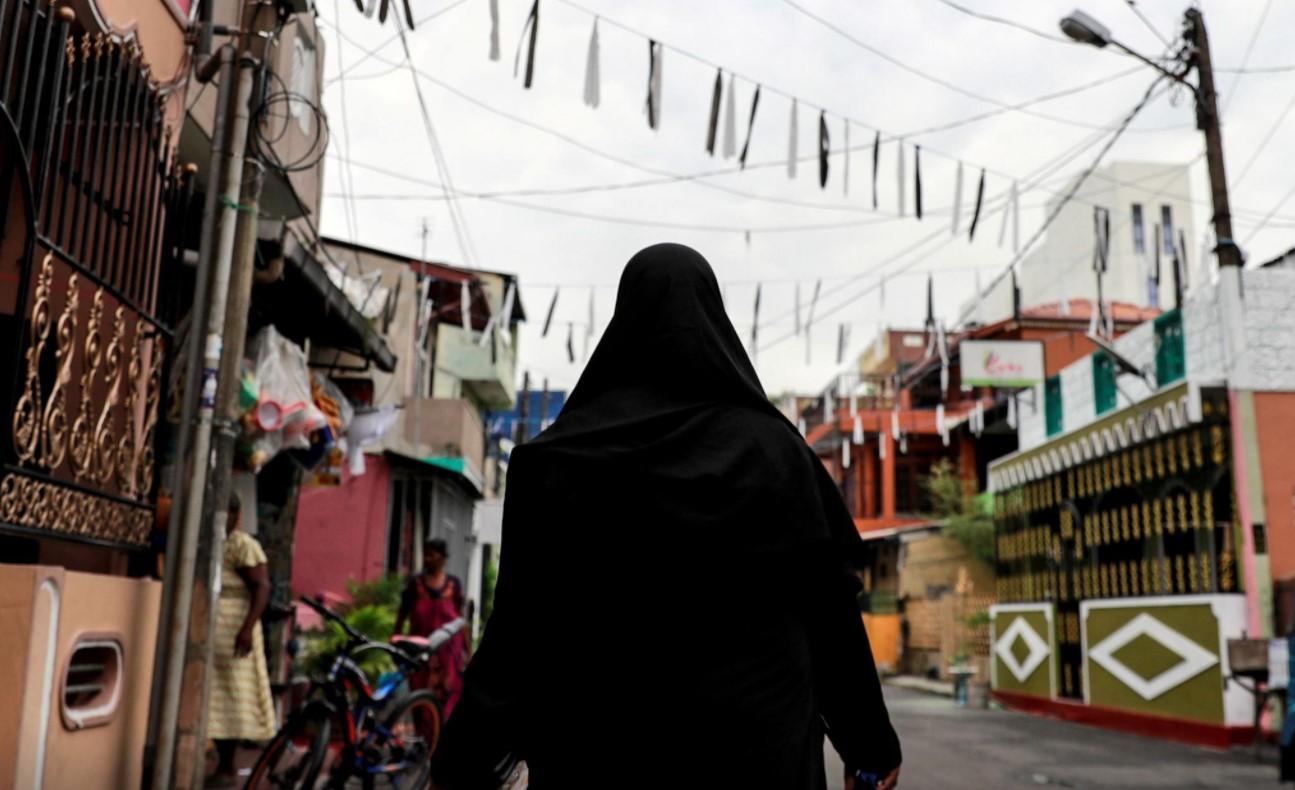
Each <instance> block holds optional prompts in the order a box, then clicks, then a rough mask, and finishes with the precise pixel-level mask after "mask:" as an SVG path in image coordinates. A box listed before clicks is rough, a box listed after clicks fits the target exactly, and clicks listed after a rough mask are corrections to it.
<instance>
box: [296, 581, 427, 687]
mask: <svg viewBox="0 0 1295 790" xmlns="http://www.w3.org/2000/svg"><path fill="white" fill-rule="evenodd" d="M404 588H405V580H404V578H403V577H401V576H400V575H399V574H394V573H389V574H386V575H384V576H380V577H378V578H376V579H373V580H370V581H367V582H357V581H355V580H354V579H352V580H350V581H348V582H347V583H346V590H347V592H348V593H349V594H350V596H351V602H350V603H349V604H347V605H346V607H344V608H343V609H342V611H341V615H342V619H343V620H345V621H346V624H347V625H349V626H350V627H352V628H354V629H355V630H356V631H359V632H360V633H362V634H364V635H365V636H367V637H368V638H369V639H372V640H373V641H375V642H386V641H388V640H390V639H391V634H392V632H393V631H394V630H395V627H396V612H398V611H399V609H400V594H401V593H402V592H403V591H404ZM301 637H302V651H301V652H302V657H301V661H302V665H303V666H304V667H305V668H306V671H307V672H309V673H311V674H323V673H325V672H327V671H328V668H329V665H330V664H331V663H332V660H333V656H334V655H336V654H337V651H338V650H341V649H342V647H344V646H345V645H346V639H347V637H346V632H345V631H343V630H342V628H341V626H339V625H337V624H336V623H328V622H326V623H324V625H323V627H322V628H317V629H314V630H312V631H307V632H305V633H303V634H302V635H301ZM355 661H356V663H357V664H359V666H360V669H362V670H364V673H365V674H366V675H367V676H368V677H369V680H370V681H376V680H377V678H378V676H379V675H381V674H382V673H383V672H388V671H390V670H392V669H394V668H395V666H394V664H393V663H392V661H391V658H390V657H389V656H388V655H387V654H385V653H382V652H379V651H377V650H367V651H365V652H363V653H360V654H359V655H357V656H356V657H355Z"/></svg>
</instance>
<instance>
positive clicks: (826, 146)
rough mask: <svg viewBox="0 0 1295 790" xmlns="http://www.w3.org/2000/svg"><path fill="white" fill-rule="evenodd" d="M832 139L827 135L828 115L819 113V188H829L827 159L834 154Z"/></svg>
mask: <svg viewBox="0 0 1295 790" xmlns="http://www.w3.org/2000/svg"><path fill="white" fill-rule="evenodd" d="M831 145H832V143H831V139H830V137H829V135H828V133H827V115H826V113H824V112H822V111H820V112H819V113H818V186H819V188H820V189H826V188H827V158H828V155H829V154H831V153H832V148H831Z"/></svg>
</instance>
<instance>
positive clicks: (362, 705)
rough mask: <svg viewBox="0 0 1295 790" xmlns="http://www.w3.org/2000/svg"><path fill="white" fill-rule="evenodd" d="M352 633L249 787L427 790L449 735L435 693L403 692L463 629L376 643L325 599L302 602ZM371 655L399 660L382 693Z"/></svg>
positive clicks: (456, 625)
mask: <svg viewBox="0 0 1295 790" xmlns="http://www.w3.org/2000/svg"><path fill="white" fill-rule="evenodd" d="M301 600H302V602H303V603H305V604H306V605H307V606H309V607H310V608H311V609H314V610H315V611H316V612H318V613H319V614H320V616H322V617H323V618H324V619H325V620H328V621H330V622H333V623H336V624H337V625H338V626H339V627H341V628H342V630H343V631H344V632H345V633H346V636H347V641H346V644H345V645H343V647H342V648H341V649H340V650H339V651H338V652H337V653H336V655H335V656H334V657H333V661H332V664H331V665H330V667H329V670H328V674H327V676H326V677H324V678H322V679H318V680H314V679H312V681H311V692H310V694H309V696H308V699H309V701H308V702H307V703H306V704H305V705H304V706H303V707H302V708H300V709H299V710H297V711H295V712H294V713H293V714H292V715H291V716H289V717H288V720H287V721H286V722H285V723H284V725H283V727H282V728H280V730H279V732H278V733H276V734H275V736H274V738H273V739H271V741H270V743H269V744H267V745H266V747H265V749H264V750H263V751H262V752H261V756H260V758H259V759H258V760H257V762H256V765H255V766H253V768H252V772H251V775H250V776H249V777H248V780H247V784H246V787H248V788H321V787H322V788H337V789H338V790H340V788H343V787H346V786H347V784H348V782H350V781H351V780H352V779H357V780H359V782H360V784H361V786H362V787H364V788H365V790H370V788H376V787H392V788H423V787H427V786H428V784H429V773H430V760H431V756H432V753H433V752H434V751H435V750H436V743H437V741H438V740H439V738H440V734H441V708H440V705H439V704H438V703H437V701H436V698H435V696H434V695H433V694H432V692H430V691H426V690H420V691H413V692H408V693H403V694H402V693H399V689H400V687H401V686H402V685H404V681H405V679H406V678H407V677H408V676H409V675H411V674H413V673H414V672H416V671H417V670H419V669H421V668H422V667H423V666H425V665H426V664H427V663H428V661H430V660H431V657H432V655H433V654H434V653H435V652H436V649H437V648H439V647H440V646H441V645H443V644H445V642H446V641H448V640H449V639H450V637H452V636H453V635H454V634H455V633H457V632H458V631H460V630H462V628H463V626H464V621H463V620H461V619H460V620H455V621H453V622H451V623H449V624H447V625H446V626H444V627H443V628H441V629H439V630H437V631H436V632H435V633H433V634H432V635H431V636H430V637H428V638H426V639H423V638H419V637H401V638H400V639H399V640H395V641H393V643H392V644H386V643H383V642H375V641H373V640H370V639H369V638H368V637H366V636H365V635H364V634H361V633H359V632H358V631H356V630H355V629H354V628H352V627H351V626H350V625H349V624H347V623H346V621H345V620H343V619H342V617H341V616H340V615H339V614H337V613H336V612H334V611H332V610H331V609H329V608H328V607H326V606H324V605H323V604H321V603H319V602H318V601H314V600H311V599H309V598H302V599H301ZM369 650H377V651H380V652H383V653H386V654H387V655H389V656H391V658H392V659H393V660H394V662H395V664H396V671H395V672H392V673H390V674H389V675H386V676H384V677H383V679H382V682H381V683H380V684H378V685H377V687H376V688H375V687H371V686H370V685H369V679H368V678H367V677H366V676H365V674H364V672H363V671H362V670H361V669H360V667H359V665H358V664H357V663H356V661H355V657H356V656H357V655H359V654H361V653H364V652H366V651H369Z"/></svg>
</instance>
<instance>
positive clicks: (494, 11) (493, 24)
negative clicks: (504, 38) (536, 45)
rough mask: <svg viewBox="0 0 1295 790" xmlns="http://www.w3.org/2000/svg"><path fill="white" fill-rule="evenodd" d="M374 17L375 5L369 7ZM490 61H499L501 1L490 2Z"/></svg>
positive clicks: (493, 0) (491, 0)
mask: <svg viewBox="0 0 1295 790" xmlns="http://www.w3.org/2000/svg"><path fill="white" fill-rule="evenodd" d="M369 16H373V5H372V4H370V5H369ZM490 59H491V60H499V0H490Z"/></svg>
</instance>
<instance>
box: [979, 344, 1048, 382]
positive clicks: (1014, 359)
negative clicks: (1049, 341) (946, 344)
mask: <svg viewBox="0 0 1295 790" xmlns="http://www.w3.org/2000/svg"><path fill="white" fill-rule="evenodd" d="M958 352H959V355H960V359H959V362H960V364H961V366H962V383H963V384H964V385H966V386H973V387H1032V386H1034V385H1035V384H1039V383H1041V382H1042V381H1043V343H1041V342H1039V341H1037V340H964V341H962V342H961V343H959V344H958Z"/></svg>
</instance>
